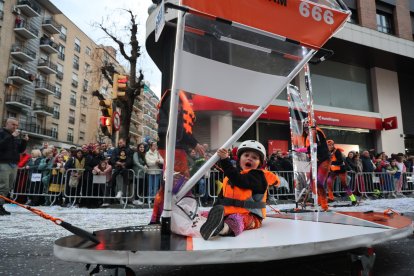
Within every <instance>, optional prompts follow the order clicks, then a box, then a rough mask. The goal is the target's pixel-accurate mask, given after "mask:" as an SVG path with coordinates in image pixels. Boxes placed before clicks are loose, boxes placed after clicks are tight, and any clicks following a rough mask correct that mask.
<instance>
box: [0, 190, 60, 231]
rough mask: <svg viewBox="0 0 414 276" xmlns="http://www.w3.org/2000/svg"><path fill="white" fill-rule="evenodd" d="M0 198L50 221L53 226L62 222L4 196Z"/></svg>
mask: <svg viewBox="0 0 414 276" xmlns="http://www.w3.org/2000/svg"><path fill="white" fill-rule="evenodd" d="M0 198H2V199H4V200H6V201H8V202H10V203H13V204H16V205H18V206H20V207H22V208H25V209H27V210H29V211H31V212H33V213H35V214H36V215H38V216H40V217H42V218H44V219H48V220H50V221H52V222H53V223H54V224H56V225H60V224H61V223H62V221H63V220H61V219H60V218H55V217H52V216H51V215H49V214H46V213H44V212H43V211H41V210H39V209H36V208H33V207H30V206H25V205H23V204H20V203H18V202H16V201H14V200H11V199H9V198H7V197H5V196H2V195H0Z"/></svg>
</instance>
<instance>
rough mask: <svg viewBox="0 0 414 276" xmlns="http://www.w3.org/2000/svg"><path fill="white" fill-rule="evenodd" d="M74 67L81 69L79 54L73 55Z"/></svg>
mask: <svg viewBox="0 0 414 276" xmlns="http://www.w3.org/2000/svg"><path fill="white" fill-rule="evenodd" d="M73 69H76V70H79V57H78V56H77V55H74V56H73Z"/></svg>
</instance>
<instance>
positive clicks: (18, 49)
mask: <svg viewBox="0 0 414 276" xmlns="http://www.w3.org/2000/svg"><path fill="white" fill-rule="evenodd" d="M10 52H11V53H10V54H11V56H12V57H14V58H15V59H18V60H20V61H22V62H26V61H33V60H35V59H36V52H34V51H32V50H29V49H28V48H27V47H25V46H22V45H19V44H14V45H13V46H12V48H11V51H10Z"/></svg>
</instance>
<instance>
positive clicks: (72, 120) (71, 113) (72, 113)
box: [69, 109, 75, 133]
mask: <svg viewBox="0 0 414 276" xmlns="http://www.w3.org/2000/svg"><path fill="white" fill-rule="evenodd" d="M74 123H75V110H73V109H69V124H74ZM72 133H73V132H72Z"/></svg>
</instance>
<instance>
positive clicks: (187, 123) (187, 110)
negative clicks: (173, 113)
mask: <svg viewBox="0 0 414 276" xmlns="http://www.w3.org/2000/svg"><path fill="white" fill-rule="evenodd" d="M179 97H180V100H181V106H182V108H183V127H184V130H185V132H186V133H187V134H193V126H194V122H195V119H196V117H195V114H194V111H193V108H192V106H191V104H190V102H189V101H188V99H187V96H186V95H185V93H184V91H182V90H180V93H179Z"/></svg>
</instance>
